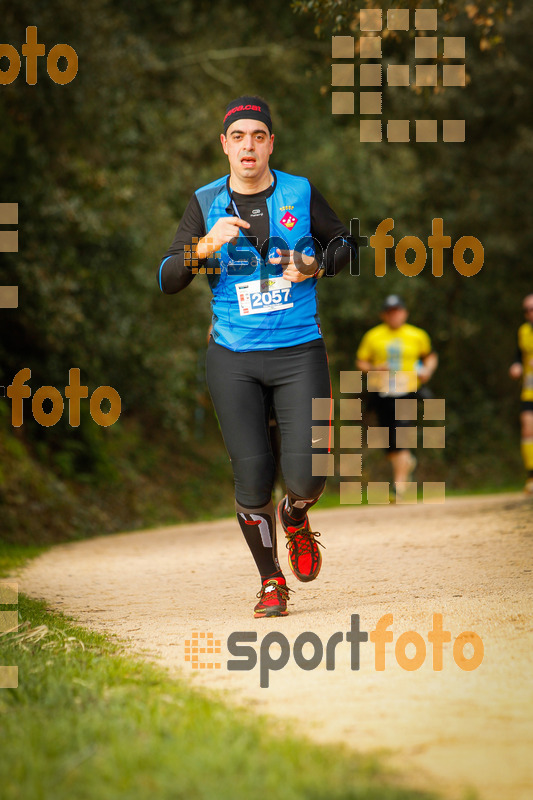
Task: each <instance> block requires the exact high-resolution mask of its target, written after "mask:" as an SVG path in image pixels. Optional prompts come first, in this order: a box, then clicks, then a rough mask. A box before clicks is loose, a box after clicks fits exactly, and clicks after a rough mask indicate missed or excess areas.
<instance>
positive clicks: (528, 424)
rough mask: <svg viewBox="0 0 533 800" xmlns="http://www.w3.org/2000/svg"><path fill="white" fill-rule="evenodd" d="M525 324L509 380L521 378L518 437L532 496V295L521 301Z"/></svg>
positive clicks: (520, 334)
mask: <svg viewBox="0 0 533 800" xmlns="http://www.w3.org/2000/svg"><path fill="white" fill-rule="evenodd" d="M523 308H524V314H525V315H526V320H527V322H524V324H523V325H521V326H520V328H519V329H518V352H517V358H516V361H515V362H514V364H511V367H510V368H509V374H510V376H511V378H516V379H518V378H522V393H521V395H520V400H521V403H522V407H521V411H520V428H521V431H520V436H521V449H522V458H523V459H524V466H525V468H526V470H527V480H526V485H525V490H526V492H527V493H528V494H531V495H533V294H528V295H527V297H524V300H523Z"/></svg>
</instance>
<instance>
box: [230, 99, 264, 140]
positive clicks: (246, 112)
mask: <svg viewBox="0 0 533 800" xmlns="http://www.w3.org/2000/svg"><path fill="white" fill-rule="evenodd" d="M238 119H257V120H259V121H260V122H264V123H265V125H266V126H267V128H268V131H269V133H272V118H271V116H270V109H269V107H268V106H267V104H266V103H265V101H264V100H261V99H260V98H259V97H251V96H249V95H243V97H238V98H237V99H236V100H232V101H231V103H229V105H227V106H226V115H225V117H224V134H225V133H226V131H227V130H228V128H229V126H230V125H231V124H232V122H235V121H236V120H238Z"/></svg>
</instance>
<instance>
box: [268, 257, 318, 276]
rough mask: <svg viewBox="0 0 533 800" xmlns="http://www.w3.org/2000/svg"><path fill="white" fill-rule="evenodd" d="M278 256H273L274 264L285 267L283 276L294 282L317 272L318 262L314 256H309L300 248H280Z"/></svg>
mask: <svg viewBox="0 0 533 800" xmlns="http://www.w3.org/2000/svg"><path fill="white" fill-rule="evenodd" d="M277 252H278V253H279V257H278V258H272V259H271V261H272V263H273V264H280V263H281V265H282V267H283V277H284V278H285V280H287V281H292V283H299V282H300V281H305V280H307V278H311V277H312V276H313V273H314V272H316V269H317V266H318V265H317V262H316V258H315V257H314V256H307V255H305V254H304V253H300V252H299V251H298V250H280V249H278V250H277Z"/></svg>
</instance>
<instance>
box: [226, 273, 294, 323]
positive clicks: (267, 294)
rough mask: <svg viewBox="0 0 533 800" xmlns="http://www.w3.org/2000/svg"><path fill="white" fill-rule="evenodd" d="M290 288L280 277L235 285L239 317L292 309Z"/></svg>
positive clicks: (289, 284) (290, 284) (289, 282)
mask: <svg viewBox="0 0 533 800" xmlns="http://www.w3.org/2000/svg"><path fill="white" fill-rule="evenodd" d="M291 288H292V283H291V281H287V280H285V278H282V277H279V278H268V279H267V280H263V281H261V280H258V281H247V282H246V283H238V284H236V286H235V289H236V291H237V300H238V301H239V313H240V315H241V317H244V316H248V315H249V314H271V313H272V312H273V311H281V310H282V309H284V308H292V307H293V305H294V303H293V302H292V300H291ZM265 290H266V291H265Z"/></svg>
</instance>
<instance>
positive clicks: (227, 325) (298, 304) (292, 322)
mask: <svg viewBox="0 0 533 800" xmlns="http://www.w3.org/2000/svg"><path fill="white" fill-rule="evenodd" d="M271 171H272V173H273V174H274V176H275V188H274V191H273V192H272V194H271V195H270V197H267V198H266V204H267V209H268V214H269V219H270V240H269V243H268V255H267V259H266V261H265V260H264V259H263V258H262V257H261V254H260V252H259V251H260V249H261V245H262V242H258V245H257V248H255V247H253V246H252V244H251V243H250V242H249V241H248V240H247V239H246V237H245V236H243V234H242V233H241V234H240V235H239V238H238V240H237V242H236V244H235V245H232V244H225V245H223V246H222V248H221V249H220V251H219V252H218V253H217V257H216V258H215V257H211V258H209V259H208V260H207V264H206V266H207V273H208V280H209V285H210V287H211V290H212V292H213V301H212V304H211V305H212V309H213V338H214V339H215V341H216V342H217V344H220V345H222V346H223V347H227V348H229V349H230V350H236V351H239V352H242V351H249V350H276V349H278V348H279V347H291V346H293V345H297V344H303V343H304V342H309V341H311V340H313V339H319V338H320V337H321V335H322V334H321V331H320V321H319V318H318V303H317V293H316V279H314V278H308V279H307V280H305V281H302V282H299V283H291V282H290V281H285V280H284V279H283V278H282V269H281V266H280V265H274V264H271V263H270V262H269V260H268V258H269V256H275V255H276V252H275V251H276V249H277V248H279V249H280V250H298V251H300V252H303V253H306V254H313V255H314V246H313V239H312V235H311V212H310V200H311V186H310V184H309V181H308V180H307V178H302V177H299V176H297V175H289V174H288V173H285V172H279V171H278V170H275V171H274V170H271ZM227 185H228V176H227V175H226V176H224V177H223V178H220V179H219V180H216V181H213V183H209V184H208V185H207V186H202V187H201V188H200V189H198V190H197V191H196V197H197V199H198V203H199V205H200V208H201V210H202V214H203V217H204V222H205V229H206V231H210V230H211V228H212V227H213V225H214V224H215V222H217V220H219V219H220V218H221V217H227V216H228V215H229V214H228V206H231V205H232V198H231V196H230V194H229V192H228V189H227ZM231 215H233V211H231ZM263 252H266V248H265V249H264V250H263Z"/></svg>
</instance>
